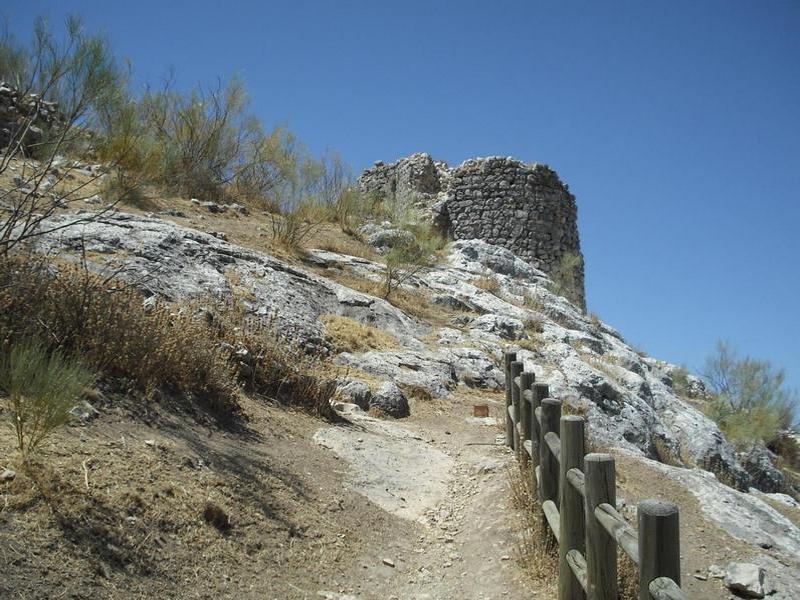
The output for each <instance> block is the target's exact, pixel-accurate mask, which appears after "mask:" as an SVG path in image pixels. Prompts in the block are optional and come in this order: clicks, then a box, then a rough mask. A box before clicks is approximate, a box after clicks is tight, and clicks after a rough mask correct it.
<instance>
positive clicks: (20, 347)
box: [0, 340, 94, 459]
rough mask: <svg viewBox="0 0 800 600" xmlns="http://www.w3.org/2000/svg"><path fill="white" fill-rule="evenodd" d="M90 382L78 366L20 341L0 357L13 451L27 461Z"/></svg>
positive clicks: (33, 343) (66, 418) (63, 421)
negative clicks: (16, 450) (14, 434)
mask: <svg viewBox="0 0 800 600" xmlns="http://www.w3.org/2000/svg"><path fill="white" fill-rule="evenodd" d="M93 380H94V374H93V373H92V372H91V371H90V370H89V369H87V368H86V367H85V366H83V364H82V363H80V362H79V361H75V360H70V359H67V358H65V357H64V356H62V355H61V354H60V353H59V352H48V350H47V349H46V348H45V347H44V346H43V345H42V344H40V343H38V342H36V341H31V340H24V341H21V342H19V343H17V344H14V345H13V346H11V347H10V348H9V349H7V350H5V351H3V352H2V353H1V354H0V389H2V390H3V391H4V392H5V394H6V395H7V397H8V404H9V409H10V411H9V416H10V419H11V424H12V427H13V428H14V432H15V433H16V437H17V449H18V450H19V451H20V453H21V454H22V456H23V458H24V459H27V458H28V457H29V456H30V455H31V454H32V453H33V452H34V451H35V450H36V448H37V447H38V446H39V445H40V444H41V443H42V441H43V440H44V439H45V438H46V437H47V436H48V435H49V434H51V433H52V432H53V431H54V430H55V429H57V428H58V427H60V426H62V425H65V424H66V423H67V422H68V421H69V418H70V414H69V411H70V409H71V408H72V407H73V406H75V405H76V404H77V403H78V401H79V400H80V399H81V397H82V396H83V394H84V392H85V391H86V388H87V387H88V386H89V385H91V383H92V381H93Z"/></svg>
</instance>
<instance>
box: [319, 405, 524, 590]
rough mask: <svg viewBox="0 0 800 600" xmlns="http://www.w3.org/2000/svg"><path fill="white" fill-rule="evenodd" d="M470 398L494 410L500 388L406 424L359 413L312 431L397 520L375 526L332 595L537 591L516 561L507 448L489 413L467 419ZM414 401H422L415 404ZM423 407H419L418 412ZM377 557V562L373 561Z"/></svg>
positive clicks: (351, 479)
mask: <svg viewBox="0 0 800 600" xmlns="http://www.w3.org/2000/svg"><path fill="white" fill-rule="evenodd" d="M473 403H489V405H490V407H491V414H492V415H493V416H497V415H499V414H501V412H502V410H503V408H504V398H503V397H502V396H501V395H492V396H489V399H488V400H487V396H480V397H478V396H476V397H472V398H470V397H469V396H464V397H462V398H460V400H459V401H456V402H447V403H439V404H438V405H436V406H438V408H439V409H438V410H437V409H436V408H431V407H428V408H427V409H422V408H421V407H420V410H421V411H422V414H417V415H415V416H414V417H412V418H410V419H407V420H404V421H396V422H392V421H382V420H377V419H372V418H370V417H367V416H360V417H355V418H354V419H353V423H352V425H351V426H345V427H326V428H322V429H320V430H319V431H318V432H317V433H316V434H315V436H314V439H315V441H316V442H317V443H318V444H320V445H322V446H324V447H326V448H329V449H330V450H331V451H332V452H334V453H335V454H336V455H337V456H339V457H340V458H341V459H343V461H344V462H345V464H346V465H347V473H346V475H345V480H346V481H347V484H346V485H348V486H349V487H351V489H353V490H355V491H357V492H359V493H362V494H364V495H366V496H367V497H368V498H369V499H370V500H371V501H372V502H374V503H375V504H377V505H379V506H380V507H381V508H383V509H384V510H386V511H388V512H390V513H392V514H394V515H396V516H398V517H401V520H400V521H399V522H401V523H403V524H404V525H403V526H402V527H400V528H399V529H398V530H396V531H390V532H384V531H376V532H375V535H376V540H374V541H375V542H376V543H375V544H371V545H370V546H371V548H370V551H369V552H370V554H371V553H373V552H381V555H380V556H372V555H364V556H354V557H352V560H353V565H352V566H353V567H354V568H353V573H352V577H353V578H355V581H348V582H347V585H346V587H342V586H341V582H340V587H342V589H339V590H330V591H329V592H327V593H326V591H322V592H320V593H319V594H318V595H319V596H320V597H328V598H331V599H341V600H344V599H348V600H350V599H353V598H358V599H368V598H383V599H390V598H395V599H398V600H423V599H425V600H439V599H441V600H444V599H450V598H453V599H455V598H459V599H464V600H489V599H493V598H529V597H531V596H535V595H536V592H535V590H533V589H531V582H530V581H528V580H527V579H526V578H525V577H524V574H523V572H522V569H521V568H520V566H519V564H518V562H517V560H518V551H517V542H516V540H517V539H518V537H519V531H518V529H517V528H516V527H515V526H514V522H515V519H513V518H511V516H510V513H509V511H512V512H513V510H514V509H512V508H511V493H510V490H509V478H508V474H507V469H508V467H509V466H512V465H513V462H512V461H513V460H514V459H513V455H512V453H511V452H510V451H509V450H508V449H507V448H506V447H505V445H504V444H503V442H502V437H500V434H501V431H500V429H499V428H498V427H497V426H496V424H495V423H496V421H495V419H494V418H490V419H475V418H473V417H471V413H472V404H473ZM418 404H420V403H418ZM417 412H418V413H419V410H418V411H417ZM376 563H378V565H379V566H378V567H377V568H376V567H375V564H376Z"/></svg>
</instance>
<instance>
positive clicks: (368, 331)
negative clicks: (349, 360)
mask: <svg viewBox="0 0 800 600" xmlns="http://www.w3.org/2000/svg"><path fill="white" fill-rule="evenodd" d="M321 321H322V323H323V324H324V325H325V334H326V335H325V337H326V339H327V340H328V342H330V344H331V345H332V346H333V349H334V351H335V352H337V353H338V352H367V351H369V350H387V349H390V348H397V347H398V344H397V339H396V338H395V337H394V336H393V335H391V334H390V333H386V332H384V331H381V330H380V329H377V328H376V327H373V326H371V325H366V324H364V323H360V322H358V321H356V320H355V319H351V318H350V317H342V316H339V315H323V316H322V317H321Z"/></svg>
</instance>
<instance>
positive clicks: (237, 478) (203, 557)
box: [0, 394, 530, 600]
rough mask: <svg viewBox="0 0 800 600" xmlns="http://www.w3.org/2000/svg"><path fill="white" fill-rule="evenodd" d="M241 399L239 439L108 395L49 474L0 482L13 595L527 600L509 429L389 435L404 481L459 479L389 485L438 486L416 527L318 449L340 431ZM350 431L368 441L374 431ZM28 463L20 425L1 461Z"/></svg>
mask: <svg viewBox="0 0 800 600" xmlns="http://www.w3.org/2000/svg"><path fill="white" fill-rule="evenodd" d="M497 398H498V399H499V398H500V397H499V396H497ZM481 401H483V400H481ZM242 403H243V406H244V410H245V413H246V415H247V420H246V421H245V422H242V423H240V424H239V425H238V426H236V427H227V428H225V427H221V426H219V425H217V424H215V423H213V422H210V421H209V420H208V419H207V418H205V417H204V416H203V415H202V414H198V413H196V412H195V411H192V410H191V409H189V408H188V407H184V408H183V409H169V410H168V409H166V408H165V407H164V406H163V405H161V404H159V403H156V402H148V401H145V400H141V399H140V400H134V399H133V397H131V396H122V395H119V396H116V395H112V394H109V395H108V397H107V398H106V399H104V400H100V401H98V402H97V406H96V408H98V409H99V410H100V415H99V416H98V417H97V418H95V419H94V420H92V421H91V422H89V423H88V424H85V425H78V426H71V427H67V428H65V429H64V430H62V431H60V432H58V433H57V434H56V435H55V436H54V437H53V438H52V439H51V441H50V442H48V443H47V444H46V445H45V447H44V448H43V449H42V451H41V452H40V455H39V463H38V466H35V467H33V468H31V469H30V470H29V471H28V472H25V471H24V470H23V469H20V468H17V476H16V478H15V479H14V480H13V481H11V482H9V483H4V484H0V565H3V569H2V572H1V573H0V597H3V598H5V597H9V598H234V597H235V598H276V599H278V598H279V599H284V598H314V597H326V596H325V594H328V595H329V596H328V597H332V598H333V597H338V595H340V594H350V595H353V596H355V597H356V598H360V599H370V598H396V599H398V600H399V599H406V598H417V599H423V598H429V599H437V598H442V599H446V598H466V599H476V600H477V599H488V598H498V597H509V598H521V597H527V596H528V595H529V593H528V592H529V591H530V590H529V584H528V583H527V582H526V580H525V579H524V576H523V574H522V572H521V571H520V570H519V569H518V567H517V565H516V564H515V554H514V548H515V536H517V535H518V533H517V531H516V529H515V526H514V520H513V518H510V517H509V513H508V510H509V506H510V495H509V493H508V490H507V486H508V480H507V477H506V475H505V466H506V465H507V464H508V463H509V461H510V460H511V454H510V453H509V452H508V451H507V450H506V449H505V448H504V447H502V446H500V445H496V443H495V442H496V436H497V433H498V429H497V428H496V427H493V426H487V425H484V424H480V423H468V422H467V421H466V420H465V419H466V418H467V417H468V416H469V414H470V411H471V403H470V402H467V401H463V400H462V401H459V400H455V401H454V402H453V403H445V402H434V403H431V404H430V405H428V408H427V410H426V409H425V408H423V407H422V406H421V405H420V406H417V408H418V416H417V417H412V418H411V419H409V420H406V421H400V422H379V423H380V424H383V425H386V426H388V427H396V428H398V430H399V429H402V431H404V432H405V433H402V434H401V435H400V437H401V438H402V437H403V436H404V435H405V436H407V437H408V439H410V440H413V441H414V443H415V444H417V445H416V446H413V448H412V449H413V450H414V452H412V453H411V454H409V455H408V456H407V459H408V461H413V462H407V463H405V464H404V466H403V467H402V468H404V469H407V470H408V469H411V472H408V471H407V472H405V473H399V474H397V475H398V477H400V478H403V479H407V480H409V481H413V480H414V471H413V469H412V468H411V467H410V466H409V465H412V464H416V465H418V466H419V465H424V464H425V463H426V461H427V460H428V456H429V453H428V452H430V454H431V455H439V456H441V457H442V458H443V460H442V462H441V464H443V465H446V466H447V469H446V472H437V473H436V476H437V477H439V480H438V481H437V482H435V483H434V484H433V488H435V493H434V494H433V495H431V496H425V491H424V490H425V489H431V482H430V481H427V480H424V479H418V480H417V481H418V482H419V484H420V485H419V486H418V487H415V485H414V484H413V483H412V484H411V485H410V487H408V488H407V489H403V490H400V489H399V488H398V489H395V490H392V489H389V490H388V494H391V493H394V494H395V495H397V496H402V495H408V498H407V499H406V500H408V502H409V503H413V502H415V501H416V497H415V494H418V492H419V490H423V491H422V492H420V493H419V495H421V496H424V498H423V500H422V502H421V504H419V505H418V506H417V508H416V509H415V512H414V514H413V515H410V518H408V517H409V515H405V516H399V515H398V514H395V512H396V511H392V510H391V509H390V510H385V508H382V507H381V506H379V504H378V503H376V502H373V501H371V500H370V499H369V498H368V496H366V495H364V494H362V493H360V492H359V491H358V489H356V488H355V487H354V486H353V473H354V468H353V464H352V462H348V461H346V460H343V459H341V458H339V457H338V456H337V455H336V454H335V453H334V452H331V451H330V450H328V449H326V448H324V447H323V446H321V445H319V444H318V443H315V442H314V441H313V439H312V437H313V435H314V433H315V432H316V431H318V430H319V429H320V428H323V429H324V428H325V427H327V425H326V424H325V423H323V422H321V421H319V420H318V419H315V418H312V417H310V416H308V415H305V414H303V413H299V412H295V411H290V410H287V409H285V408H283V407H279V406H274V405H271V404H268V403H265V402H263V401H261V400H256V399H251V398H244V399H243V400H242ZM417 404H420V403H419V402H417ZM496 404H497V405H498V407H499V405H500V402H496ZM498 414H499V408H498ZM2 416H3V417H5V416H6V415H2ZM341 428H342V430H343V431H345V432H346V434H348V435H349V434H352V435H353V436H356V439H358V437H359V436H360V437H362V438H365V434H364V433H363V431H362V429H361V427H360V426H359V424H358V423H355V424H352V425H343V426H341ZM395 433H397V432H395ZM387 449H388V450H391V447H388V448H387ZM14 462H15V458H14V452H13V439H12V432H11V430H10V428H7V427H4V428H2V429H0V466H2V467H5V466H13V465H14ZM374 462H375V463H379V462H380V457H374ZM403 497H405V496H403Z"/></svg>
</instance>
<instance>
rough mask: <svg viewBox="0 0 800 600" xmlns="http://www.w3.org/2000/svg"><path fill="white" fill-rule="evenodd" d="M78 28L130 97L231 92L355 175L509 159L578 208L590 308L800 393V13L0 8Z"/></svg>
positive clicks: (477, 7) (632, 329)
mask: <svg viewBox="0 0 800 600" xmlns="http://www.w3.org/2000/svg"><path fill="white" fill-rule="evenodd" d="M68 12H71V13H79V14H82V15H83V16H84V18H85V21H86V24H87V27H88V28H89V29H91V30H95V31H96V30H103V31H105V32H106V33H107V34H108V35H109V37H110V39H111V41H112V44H113V47H114V49H115V51H116V52H117V53H118V54H119V55H120V56H123V57H127V58H128V59H130V61H131V62H132V64H133V69H134V73H135V75H136V77H137V78H138V79H139V81H157V80H158V79H159V78H160V77H163V76H164V75H165V74H166V73H167V70H168V69H169V68H170V67H172V68H174V69H175V70H176V72H177V75H178V81H179V83H180V84H182V85H191V84H193V83H195V82H198V81H202V82H213V81H215V80H216V78H217V77H223V78H224V77H227V76H229V75H230V74H232V73H238V74H239V75H241V77H242V78H243V79H244V80H245V82H246V83H247V86H248V88H249V91H250V93H251V95H252V98H253V108H254V110H255V111H256V112H257V113H258V114H259V115H260V116H261V117H262V118H263V119H264V121H265V122H266V123H268V124H278V123H285V124H287V125H288V126H289V127H290V128H291V129H292V130H293V131H294V132H295V133H297V134H298V136H299V137H300V138H301V139H302V140H304V141H305V142H306V143H307V144H308V145H309V147H310V148H311V149H312V150H314V151H316V152H321V151H323V150H324V149H326V148H332V149H335V150H338V151H339V152H340V153H341V155H342V156H343V157H344V158H345V159H346V160H347V161H348V162H349V163H350V164H351V165H352V166H353V167H354V169H355V170H356V171H360V170H361V169H363V168H364V167H366V166H368V165H370V164H371V163H372V162H373V161H374V160H378V159H381V160H386V161H389V160H393V159H395V158H398V157H400V156H404V155H407V154H410V153H412V152H417V151H425V152H429V153H431V154H432V155H433V156H434V157H436V158H439V159H443V160H446V161H448V162H449V163H451V164H458V163H459V162H461V161H462V160H464V159H466V158H469V157H473V156H487V155H497V154H499V155H512V156H515V157H518V158H520V159H522V160H525V161H538V162H544V163H547V164H549V165H550V166H552V167H553V168H555V169H556V170H557V171H558V172H559V174H560V175H561V177H562V179H563V180H564V181H565V182H567V183H568V184H569V186H570V189H571V190H572V192H573V193H574V194H575V195H576V197H577V200H578V209H579V226H580V232H581V238H582V244H583V251H584V254H585V256H586V272H587V279H586V287H587V296H588V303H589V308H590V310H592V311H594V312H596V313H597V314H599V315H600V317H601V318H603V319H604V320H605V321H607V322H609V323H610V324H612V325H614V326H616V327H617V328H619V329H620V330H621V331H622V332H623V333H624V335H625V336H626V338H627V339H628V340H629V341H631V342H632V343H634V344H636V345H637V346H639V347H641V348H642V349H644V350H646V351H647V352H649V353H651V354H653V355H655V356H657V357H659V358H664V359H668V360H671V361H675V362H684V363H686V364H688V365H689V366H690V367H694V368H696V369H697V368H700V367H702V364H703V362H704V358H705V356H706V355H708V353H709V352H711V350H712V349H713V346H714V343H715V340H717V339H718V338H727V339H729V340H730V341H731V342H733V344H734V345H735V346H737V347H738V348H739V349H740V350H742V351H743V352H746V353H749V354H751V355H753V356H755V357H759V358H766V359H769V360H771V361H772V362H773V363H774V364H775V365H777V366H781V367H783V368H785V369H786V371H787V374H788V376H789V381H790V384H791V385H792V386H794V387H800V315H798V310H797V309H798V297H799V296H800V267H799V266H798V261H799V260H800V236H798V233H797V226H798V220H799V218H800V202H798V200H800V197H799V196H800V3H798V2H792V1H785V2H778V1H765V2H743V1H736V2H733V1H711V0H704V1H703V2H696V1H683V0H680V1H672V2H576V1H566V2H548V3H541V2H532V1H520V2H503V1H496V2H486V1H485V0H484V1H481V2H435V1H433V0H429V1H428V2H416V1H411V0H406V1H404V2H391V3H387V2H376V1H374V0H372V1H370V2H347V1H337V2H299V1H292V2H228V3H225V4H221V3H219V2H207V1H205V0H202V1H192V2H163V1H161V2H151V1H149V0H139V1H138V2H125V3H122V2H109V1H104V2H89V1H87V2H66V1H59V2H44V1H36V0H25V1H24V2H23V1H17V0H11V2H5V3H3V5H2V6H1V7H0V13H2V14H5V15H6V16H7V17H8V18H9V20H10V23H11V26H12V27H13V29H14V30H15V31H17V32H18V33H19V35H20V36H23V37H24V36H25V35H26V34H27V33H28V32H29V31H30V25H31V22H32V20H33V18H34V16H35V15H37V14H46V15H49V16H50V17H51V20H52V21H53V22H54V23H57V22H58V21H60V20H61V18H62V17H63V15H65V14H66V13H68Z"/></svg>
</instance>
